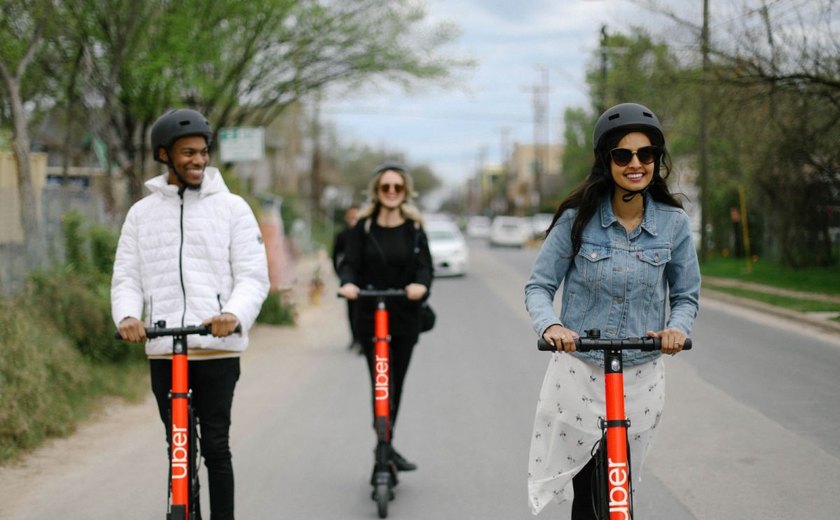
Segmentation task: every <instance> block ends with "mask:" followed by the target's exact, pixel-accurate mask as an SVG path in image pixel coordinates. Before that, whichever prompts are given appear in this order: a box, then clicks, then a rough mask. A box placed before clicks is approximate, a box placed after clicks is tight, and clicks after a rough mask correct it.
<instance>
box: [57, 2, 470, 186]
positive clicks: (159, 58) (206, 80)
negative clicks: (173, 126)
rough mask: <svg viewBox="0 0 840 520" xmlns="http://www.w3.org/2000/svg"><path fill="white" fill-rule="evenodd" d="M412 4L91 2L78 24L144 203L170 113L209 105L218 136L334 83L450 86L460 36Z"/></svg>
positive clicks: (259, 121)
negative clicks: (159, 123)
mask: <svg viewBox="0 0 840 520" xmlns="http://www.w3.org/2000/svg"><path fill="white" fill-rule="evenodd" d="M413 4H414V3H413V2H410V1H409V0H398V1H393V2H388V3H387V4H383V3H382V2H378V1H374V0H359V1H355V2H330V1H325V0H322V1H318V0H296V1H295V0H254V1H251V2H245V3H242V2H239V1H235V0H217V1H214V2H211V3H207V2H202V1H199V0H187V1H183V2H161V3H150V2H134V1H133V0H84V1H80V2H78V3H76V4H74V6H75V7H73V8H72V9H73V16H72V18H71V19H72V20H74V21H76V25H75V34H76V35H77V38H78V41H80V42H83V44H84V45H85V47H86V49H87V56H89V57H90V66H91V71H92V74H91V77H92V81H93V82H94V84H95V85H96V91H97V93H98V96H97V98H96V99H101V100H102V106H101V111H102V112H103V113H105V114H107V116H108V118H109V119H108V128H109V131H110V133H111V136H112V142H118V143H119V157H120V163H121V164H122V168H123V171H124V172H125V174H126V175H127V176H128V178H129V179H130V181H131V182H130V186H131V197H132V198H134V199H136V198H139V197H140V195H141V189H142V180H143V176H144V172H145V162H146V161H147V160H148V155H149V154H148V153H147V150H146V140H145V136H146V134H147V132H148V129H149V127H150V126H151V124H152V123H153V122H154V120H155V118H156V117H157V116H158V115H159V114H160V113H161V112H162V111H163V110H164V109H166V108H167V107H172V106H183V105H189V106H192V107H194V108H196V109H199V110H201V111H203V112H204V113H205V114H206V115H207V116H208V118H209V119H210V120H211V121H212V122H213V124H214V127H215V128H221V127H223V126H236V125H239V124H242V123H243V122H246V121H247V122H248V123H250V124H254V125H265V124H267V123H269V122H271V121H273V120H274V118H276V117H277V116H278V115H279V114H280V113H281V112H282V111H283V110H285V108H286V107H287V106H289V104H291V103H293V102H294V101H297V100H300V99H302V98H303V97H304V96H306V95H307V93H310V92H315V91H316V90H318V89H321V88H322V87H324V86H326V85H330V84H336V83H342V84H348V85H352V84H358V83H359V82H361V81H363V80H372V79H374V78H384V79H386V80H389V81H402V82H408V81H410V80H412V79H441V78H445V77H446V76H447V74H448V70H449V68H450V67H452V66H454V65H456V62H454V61H453V60H448V59H446V58H445V57H443V56H440V55H439V54H438V52H437V51H438V50H439V49H440V47H441V46H442V45H443V44H444V43H446V42H448V41H449V40H450V39H451V38H452V37H453V35H454V33H453V32H452V30H451V28H449V27H447V26H441V27H438V28H436V29H435V30H434V31H432V33H431V34H428V35H426V34H423V33H422V32H421V31H420V30H419V25H420V22H421V21H423V19H424V12H423V11H422V9H420V8H417V7H414V5H413ZM196 13H200V15H201V19H200V20H199V21H200V23H196V22H197V21H196V18H195V16H196Z"/></svg>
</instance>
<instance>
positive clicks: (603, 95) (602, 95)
mask: <svg viewBox="0 0 840 520" xmlns="http://www.w3.org/2000/svg"><path fill="white" fill-rule="evenodd" d="M606 110H607V26H606V25H602V26H601V88H600V89H599V92H598V113H599V114H603V113H604V112H605V111H606Z"/></svg>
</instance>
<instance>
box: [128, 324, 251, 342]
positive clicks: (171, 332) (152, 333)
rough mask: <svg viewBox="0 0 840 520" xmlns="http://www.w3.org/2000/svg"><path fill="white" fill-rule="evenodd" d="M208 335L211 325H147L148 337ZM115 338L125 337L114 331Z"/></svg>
mask: <svg viewBox="0 0 840 520" xmlns="http://www.w3.org/2000/svg"><path fill="white" fill-rule="evenodd" d="M233 332H234V333H237V332H242V325H241V324H237V325H236V328H235V329H233ZM193 334H195V335H198V336H208V335H210V334H211V328H210V325H187V326H186V327H172V328H166V322H165V321H164V322H160V321H159V322H157V323H156V324H155V326H154V327H146V337H147V338H148V339H153V338H161V337H164V336H190V335H193ZM114 338H116V339H123V338H122V336H121V335H120V331H118V330H117V331H114Z"/></svg>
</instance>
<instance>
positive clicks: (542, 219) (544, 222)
mask: <svg viewBox="0 0 840 520" xmlns="http://www.w3.org/2000/svg"><path fill="white" fill-rule="evenodd" d="M553 219H554V215H552V214H551V213H537V214H535V215H534V216H532V217H531V228H532V230H533V233H534V238H540V239H542V238H545V232H546V231H547V230H548V226H550V225H551V221H552V220H553Z"/></svg>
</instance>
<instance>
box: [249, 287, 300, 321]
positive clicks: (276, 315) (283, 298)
mask: <svg viewBox="0 0 840 520" xmlns="http://www.w3.org/2000/svg"><path fill="white" fill-rule="evenodd" d="M295 320H296V314H295V306H294V304H293V303H291V302H290V301H289V300H288V297H287V294H286V293H285V292H283V291H271V292H270V293H268V297H267V298H266V299H265V301H264V302H263V305H262V309H260V314H259V316H257V323H263V324H266V325H294V324H295Z"/></svg>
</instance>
